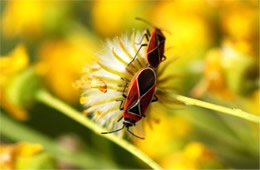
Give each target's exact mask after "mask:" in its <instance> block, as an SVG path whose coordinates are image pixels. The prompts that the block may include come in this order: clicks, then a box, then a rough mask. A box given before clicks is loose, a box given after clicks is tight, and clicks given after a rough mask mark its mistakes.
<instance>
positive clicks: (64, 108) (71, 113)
mask: <svg viewBox="0 0 260 170" xmlns="http://www.w3.org/2000/svg"><path fill="white" fill-rule="evenodd" d="M36 99H37V100H38V101H40V102H42V103H44V104H47V105H48V106H50V107H53V108H55V109H57V110H59V111H60V112H61V113H63V114H64V115H66V116H68V117H70V118H72V119H73V120H75V121H77V122H79V123H80V124H82V125H84V126H86V127H87V128H89V129H91V130H92V131H93V132H95V133H96V134H97V135H100V136H102V137H104V138H107V139H109V140H111V141H113V142H114V143H116V144H117V145H119V146H121V147H122V148H124V149H126V150H127V151H129V152H130V153H132V154H133V155H135V156H136V157H138V158H139V159H140V160H142V161H143V162H145V163H146V164H147V165H149V166H150V167H151V168H153V169H162V168H161V167H160V166H159V165H158V164H157V163H156V162H154V161H153V160H152V159H150V158H149V157H148V156H147V155H145V154H144V153H143V152H142V151H140V150H139V149H137V148H136V147H135V146H134V145H132V144H130V143H128V142H127V141H125V140H123V139H120V138H119V137H117V136H115V135H113V134H111V135H101V132H104V131H106V130H105V129H103V128H102V127H100V126H98V125H97V124H96V123H94V122H93V121H91V120H89V119H88V118H86V117H85V116H83V115H82V113H79V112H78V111H76V110H74V109H73V108H71V107H70V106H68V105H67V104H65V103H64V102H62V101H60V100H58V99H57V98H55V97H54V96H52V95H50V94H49V93H48V92H47V91H45V90H40V91H38V92H37V94H36Z"/></svg>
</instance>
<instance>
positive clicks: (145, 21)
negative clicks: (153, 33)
mask: <svg viewBox="0 0 260 170" xmlns="http://www.w3.org/2000/svg"><path fill="white" fill-rule="evenodd" d="M135 19H136V20H139V21H143V22H144V23H146V24H148V25H150V26H152V27H154V28H157V27H156V26H155V25H153V24H152V23H151V22H149V21H147V20H145V19H143V18H140V17H135Z"/></svg>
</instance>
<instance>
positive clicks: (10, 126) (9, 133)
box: [0, 113, 116, 168]
mask: <svg viewBox="0 0 260 170" xmlns="http://www.w3.org/2000/svg"><path fill="white" fill-rule="evenodd" d="M0 120H1V129H0V132H1V135H3V136H5V137H6V138H8V139H11V140H13V141H19V142H21V141H26V142H32V143H40V144H42V145H43V147H44V150H46V151H47V152H48V153H50V154H52V155H53V156H55V157H57V158H58V159H60V160H63V161H66V162H67V163H70V164H72V165H74V166H77V167H80V168H86V167H92V168H100V167H101V166H102V168H106V167H116V165H114V164H112V163H110V161H108V160H97V159H94V158H93V152H92V154H91V153H89V150H88V152H85V151H75V152H70V151H67V150H66V149H65V148H64V147H61V146H59V144H58V143H57V141H55V140H53V139H51V138H49V137H47V136H45V135H43V134H41V133H39V132H38V131H35V130H34V129H31V128H29V127H26V126H25V125H23V124H22V123H20V122H16V121H14V120H12V119H10V118H8V117H7V116H6V115H5V114H3V113H2V114H0ZM100 161H102V163H101V165H99V164H100ZM98 165H99V167H98Z"/></svg>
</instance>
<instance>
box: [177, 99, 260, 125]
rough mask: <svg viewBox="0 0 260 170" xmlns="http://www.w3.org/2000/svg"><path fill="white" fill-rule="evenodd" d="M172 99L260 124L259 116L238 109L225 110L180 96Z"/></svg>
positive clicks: (221, 107) (224, 108) (225, 108)
mask: <svg viewBox="0 0 260 170" xmlns="http://www.w3.org/2000/svg"><path fill="white" fill-rule="evenodd" d="M172 97H173V98H175V99H176V100H178V101H179V102H181V103H184V104H186V105H190V106H198V107H203V108H206V109H210V110H215V111H217V112H221V113H225V114H229V115H232V116H236V117H240V118H243V119H246V120H249V121H252V122H255V123H259V124H260V117H259V116H256V115H254V114H251V113H247V112H244V111H242V110H240V109H235V108H227V107H223V106H219V105H215V104H211V103H207V102H203V101H200V100H196V99H192V98H189V97H185V96H181V95H172Z"/></svg>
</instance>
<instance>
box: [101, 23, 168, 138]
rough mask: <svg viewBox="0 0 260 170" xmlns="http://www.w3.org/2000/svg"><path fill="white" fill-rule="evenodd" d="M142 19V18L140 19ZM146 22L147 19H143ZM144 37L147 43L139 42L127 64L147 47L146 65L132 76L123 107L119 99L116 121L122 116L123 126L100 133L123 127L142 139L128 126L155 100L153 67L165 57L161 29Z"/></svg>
mask: <svg viewBox="0 0 260 170" xmlns="http://www.w3.org/2000/svg"><path fill="white" fill-rule="evenodd" d="M141 20H142V19H141ZM145 22H147V21H145ZM144 37H146V39H147V41H148V44H141V46H140V48H139V49H138V51H137V53H136V55H135V57H134V58H133V60H132V61H131V62H130V63H129V64H128V65H130V64H131V63H132V62H133V61H134V60H135V58H136V56H137V55H138V53H139V51H140V49H141V48H142V47H144V46H148V47H147V62H148V65H147V66H146V67H144V68H142V69H141V70H139V71H138V72H137V73H136V74H135V75H134V77H133V78H132V80H131V82H130V84H129V87H128V92H127V95H125V94H124V91H125V88H126V86H127V83H126V86H125V88H124V91H123V96H124V97H125V98H126V101H125V104H124V107H121V106H122V104H123V101H121V105H120V110H123V115H122V117H121V118H120V119H119V120H118V122H119V121H120V120H121V119H122V118H124V121H123V126H122V128H120V129H117V130H114V131H110V132H103V133H102V134H108V133H115V132H118V131H120V130H122V129H123V128H126V129H127V131H128V132H129V133H131V134H132V135H133V136H135V137H138V138H140V139H144V138H142V137H139V136H137V135H135V134H134V133H133V132H131V131H130V130H129V127H131V126H135V123H136V122H138V121H140V120H141V119H142V118H143V117H145V112H146V110H147V108H148V106H149V105H150V103H151V102H153V101H157V97H156V96H155V90H156V73H155V69H156V68H157V67H158V65H159V64H160V63H161V61H163V60H164V59H166V57H165V56H164V45H165V37H164V35H163V34H162V32H161V30H160V29H158V28H156V27H155V29H154V30H153V32H152V34H151V35H150V33H149V31H148V30H147V32H146V33H145V34H144V35H143V37H142V40H141V42H142V41H143V38H144Z"/></svg>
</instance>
